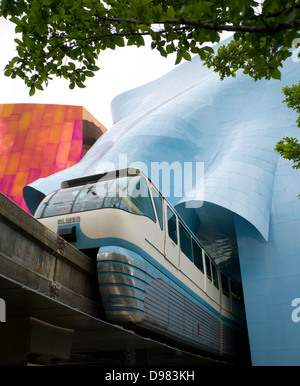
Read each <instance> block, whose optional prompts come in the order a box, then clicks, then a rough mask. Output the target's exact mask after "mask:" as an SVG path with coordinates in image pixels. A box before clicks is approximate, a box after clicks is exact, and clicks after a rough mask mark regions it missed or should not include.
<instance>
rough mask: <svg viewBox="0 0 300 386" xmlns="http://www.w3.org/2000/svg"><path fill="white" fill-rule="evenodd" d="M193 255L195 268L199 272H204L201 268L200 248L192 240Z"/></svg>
mask: <svg viewBox="0 0 300 386" xmlns="http://www.w3.org/2000/svg"><path fill="white" fill-rule="evenodd" d="M193 255H194V263H195V266H196V267H197V268H198V269H200V271H201V272H204V268H203V258H202V248H201V247H200V246H199V245H198V244H197V243H196V242H195V240H194V239H193Z"/></svg>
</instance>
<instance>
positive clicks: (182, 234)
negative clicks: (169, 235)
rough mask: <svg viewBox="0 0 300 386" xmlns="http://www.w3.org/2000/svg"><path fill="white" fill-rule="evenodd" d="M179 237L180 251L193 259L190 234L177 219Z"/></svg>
mask: <svg viewBox="0 0 300 386" xmlns="http://www.w3.org/2000/svg"><path fill="white" fill-rule="evenodd" d="M179 239H180V249H181V251H182V252H183V253H184V254H185V255H186V257H188V258H189V259H190V260H191V261H193V255H192V244H191V236H190V234H189V233H188V231H187V230H186V229H185V227H184V226H183V224H182V223H181V221H179Z"/></svg>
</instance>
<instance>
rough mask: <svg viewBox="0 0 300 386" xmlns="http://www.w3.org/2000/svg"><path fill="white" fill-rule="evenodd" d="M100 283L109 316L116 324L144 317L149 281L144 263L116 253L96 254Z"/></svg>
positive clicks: (136, 321)
mask: <svg viewBox="0 0 300 386" xmlns="http://www.w3.org/2000/svg"><path fill="white" fill-rule="evenodd" d="M97 270H98V283H99V289H100V294H101V297H102V302H103V305H104V309H105V313H106V316H107V318H108V319H109V320H110V321H111V322H113V323H122V322H123V323H126V322H132V323H138V322H140V321H141V320H142V312H143V308H144V298H145V291H146V286H147V282H150V281H151V280H152V278H150V277H149V275H148V274H147V273H146V271H145V264H142V263H139V262H137V261H136V260H135V259H133V258H131V257H129V256H125V255H120V254H117V253H103V254H99V255H98V257H97Z"/></svg>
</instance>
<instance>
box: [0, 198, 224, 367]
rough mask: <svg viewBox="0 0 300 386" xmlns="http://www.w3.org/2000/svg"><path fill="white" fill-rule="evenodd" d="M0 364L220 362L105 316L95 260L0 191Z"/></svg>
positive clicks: (197, 363)
mask: <svg viewBox="0 0 300 386" xmlns="http://www.w3.org/2000/svg"><path fill="white" fill-rule="evenodd" d="M0 298H1V299H3V300H4V301H5V306H6V309H5V316H6V321H5V322H1V323H0V341H1V345H0V365H22V364H25V363H28V362H32V363H40V364H58V363H59V364H65V365H72V364H98V365H101V364H103V365H104V364H105V365H129V364H133V365H135V364H136V365H164V364H169V365H179V366H180V365H191V364H194V365H209V364H213V365H216V364H223V363H221V362H216V361H212V360H209V359H206V358H203V357H202V356H200V355H195V354H191V353H188V352H185V351H181V350H178V349H176V348H172V347H170V346H168V345H166V344H162V343H159V342H157V341H155V340H153V339H151V338H147V337H143V336H140V335H138V334H136V333H134V332H132V331H128V330H125V329H123V328H122V327H120V326H116V325H112V324H110V323H108V322H106V321H105V317H104V313H103V310H102V307H101V298H100V294H99V291H98V282H97V270H96V262H95V261H93V260H92V259H90V258H89V257H87V256H86V255H84V254H82V253H81V252H80V251H78V250H77V249H75V248H74V247H73V246H72V245H70V244H69V243H67V242H66V241H65V240H64V239H62V238H61V237H60V236H58V235H56V234H55V233H53V232H52V231H50V230H49V229H48V228H46V227H45V226H44V225H42V224H41V223H39V222H38V221H37V220H36V219H34V218H33V217H32V216H30V215H29V214H28V213H26V212H25V211H24V210H23V209H21V208H20V207H19V206H18V205H16V204H15V203H13V202H12V201H11V200H9V199H8V198H7V197H6V196H4V195H3V194H2V193H0Z"/></svg>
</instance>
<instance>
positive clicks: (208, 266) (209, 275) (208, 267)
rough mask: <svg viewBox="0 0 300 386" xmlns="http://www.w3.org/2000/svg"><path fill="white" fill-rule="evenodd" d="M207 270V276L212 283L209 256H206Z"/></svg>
mask: <svg viewBox="0 0 300 386" xmlns="http://www.w3.org/2000/svg"><path fill="white" fill-rule="evenodd" d="M205 268H206V276H207V278H208V280H210V281H211V270H210V260H209V257H208V256H207V254H205Z"/></svg>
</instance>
